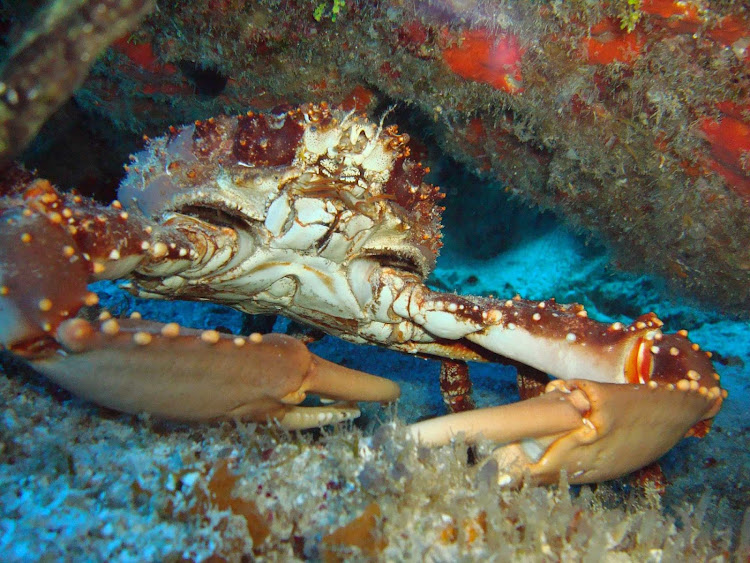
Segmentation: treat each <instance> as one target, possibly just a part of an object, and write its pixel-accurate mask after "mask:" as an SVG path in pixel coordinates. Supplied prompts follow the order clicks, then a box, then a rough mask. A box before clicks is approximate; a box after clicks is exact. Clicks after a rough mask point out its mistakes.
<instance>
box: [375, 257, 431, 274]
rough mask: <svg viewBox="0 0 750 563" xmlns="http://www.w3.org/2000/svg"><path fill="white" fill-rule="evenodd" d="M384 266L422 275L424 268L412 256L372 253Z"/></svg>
mask: <svg viewBox="0 0 750 563" xmlns="http://www.w3.org/2000/svg"><path fill="white" fill-rule="evenodd" d="M369 257H370V258H372V259H373V260H375V261H376V262H377V263H378V264H379V265H380V266H381V267H383V268H393V269H394V270H399V271H401V272H407V273H410V274H416V275H420V276H421V275H422V268H421V267H420V265H419V264H418V263H417V262H416V260H414V258H413V257H412V256H399V255H396V254H371V255H370V256H369Z"/></svg>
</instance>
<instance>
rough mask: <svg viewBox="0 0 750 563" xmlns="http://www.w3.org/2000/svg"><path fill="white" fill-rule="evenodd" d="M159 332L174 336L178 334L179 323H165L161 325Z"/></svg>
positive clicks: (163, 334)
mask: <svg viewBox="0 0 750 563" xmlns="http://www.w3.org/2000/svg"><path fill="white" fill-rule="evenodd" d="M161 334H162V336H166V337H167V338H175V337H176V336H179V335H180V325H178V324H177V323H167V324H165V325H164V326H163V327H161Z"/></svg>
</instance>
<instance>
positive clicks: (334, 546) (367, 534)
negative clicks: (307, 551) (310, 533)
mask: <svg viewBox="0 0 750 563" xmlns="http://www.w3.org/2000/svg"><path fill="white" fill-rule="evenodd" d="M379 519H380V507H379V506H378V504H377V503H376V502H373V503H372V504H369V505H368V506H367V508H365V510H364V512H363V513H362V514H361V515H360V516H358V517H357V518H355V519H354V520H352V521H351V522H349V523H348V524H347V525H346V526H342V527H341V528H338V529H336V530H334V531H333V532H331V533H330V534H328V535H327V536H324V537H323V540H322V541H321V547H320V555H321V559H323V561H325V562H326V563H329V562H333V561H343V560H345V559H346V558H347V556H349V555H351V554H350V553H349V550H347V549H346V548H347V547H357V548H359V549H360V550H361V552H362V554H363V555H365V556H367V557H370V558H375V557H376V556H377V555H378V554H379V553H380V552H381V551H383V549H385V547H386V545H388V542H387V540H386V539H385V538H384V537H382V536H380V535H379V534H378V520H379Z"/></svg>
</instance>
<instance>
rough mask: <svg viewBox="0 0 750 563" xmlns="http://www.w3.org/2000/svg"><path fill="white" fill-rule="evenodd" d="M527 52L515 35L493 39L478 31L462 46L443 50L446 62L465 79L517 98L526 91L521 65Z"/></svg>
mask: <svg viewBox="0 0 750 563" xmlns="http://www.w3.org/2000/svg"><path fill="white" fill-rule="evenodd" d="M524 51H525V50H524V49H522V48H521V46H520V44H519V42H518V38H517V37H516V36H515V35H514V34H512V33H500V34H497V35H493V34H491V33H490V32H489V31H486V30H482V29H476V30H470V31H466V32H465V33H464V35H463V40H462V41H461V42H460V43H459V44H457V45H455V46H453V47H449V48H447V49H445V50H443V61H445V63H446V64H447V65H448V66H449V67H450V69H451V70H452V71H453V72H454V73H456V74H458V75H459V76H462V77H463V78H468V79H469V80H473V81H475V82H483V83H484V84H489V85H490V86H492V87H493V88H497V89H498V90H502V91H504V92H508V93H509V94H515V93H517V92H520V91H522V88H521V70H520V66H519V63H520V62H521V57H522V56H523V54H524Z"/></svg>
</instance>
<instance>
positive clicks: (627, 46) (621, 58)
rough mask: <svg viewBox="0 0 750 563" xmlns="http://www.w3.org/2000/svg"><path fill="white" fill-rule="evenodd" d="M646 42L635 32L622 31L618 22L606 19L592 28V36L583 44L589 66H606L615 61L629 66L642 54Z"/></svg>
mask: <svg viewBox="0 0 750 563" xmlns="http://www.w3.org/2000/svg"><path fill="white" fill-rule="evenodd" d="M644 43H645V40H644V38H643V36H642V35H641V34H640V33H639V32H637V31H634V32H632V33H628V32H627V31H625V30H622V29H620V26H619V24H618V22H617V21H615V20H613V19H606V20H602V21H600V22H599V23H598V24H596V25H595V26H593V27H592V28H591V35H590V36H589V37H586V38H585V39H584V40H583V42H582V47H583V50H584V53H585V56H586V60H587V61H588V62H589V64H600V65H606V64H609V63H612V62H614V61H618V62H621V63H626V64H629V63H631V62H633V61H634V60H635V59H636V58H637V57H638V55H639V54H640V52H641V49H642V48H643V45H644Z"/></svg>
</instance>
